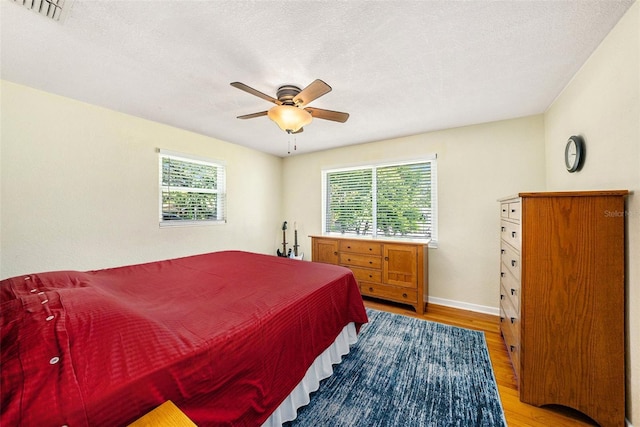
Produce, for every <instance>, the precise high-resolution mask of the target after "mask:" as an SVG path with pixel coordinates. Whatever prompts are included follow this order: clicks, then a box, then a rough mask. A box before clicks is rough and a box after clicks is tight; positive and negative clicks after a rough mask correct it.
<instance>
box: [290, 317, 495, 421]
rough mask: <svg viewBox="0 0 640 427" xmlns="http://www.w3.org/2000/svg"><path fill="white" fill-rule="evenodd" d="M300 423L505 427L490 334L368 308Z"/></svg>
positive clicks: (303, 411) (301, 416)
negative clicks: (352, 342)
mask: <svg viewBox="0 0 640 427" xmlns="http://www.w3.org/2000/svg"><path fill="white" fill-rule="evenodd" d="M367 313H368V315H369V323H368V324H366V325H364V326H363V327H362V329H361V331H360V336H359V337H358V342H357V344H355V345H354V346H353V347H352V348H351V353H349V354H348V355H347V356H345V357H344V359H343V361H342V363H341V364H340V365H337V366H334V374H333V376H331V377H329V378H327V379H326V380H324V381H323V382H322V383H321V384H320V388H319V390H318V391H317V392H315V393H313V394H312V397H311V403H309V405H307V406H304V407H302V408H300V409H299V410H298V418H296V419H295V420H294V421H292V422H289V423H285V424H284V425H285V426H288V427H294V426H295V427H298V426H332V427H333V426H344V427H347V426H349V427H352V426H403V427H410V426H416V427H417V426H460V427H463V426H486V427H489V426H492V427H493V426H500V427H504V426H506V425H507V424H506V422H505V418H504V413H503V410H502V405H501V403H500V396H499V394H498V389H497V386H496V381H495V377H494V375H493V370H492V368H491V360H490V359H489V352H488V350H487V345H486V342H485V338H484V333H483V332H479V331H472V330H469V329H462V328H456V327H453V326H448V325H443V324H440V323H435V322H429V321H425V320H420V319H415V318H411V317H406V316H401V315H397V314H392V313H386V312H382V311H377V310H372V309H367Z"/></svg>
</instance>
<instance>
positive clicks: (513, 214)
mask: <svg viewBox="0 0 640 427" xmlns="http://www.w3.org/2000/svg"><path fill="white" fill-rule="evenodd" d="M507 214H508V218H510V219H515V220H517V221H520V202H511V203H509V207H508V212H507Z"/></svg>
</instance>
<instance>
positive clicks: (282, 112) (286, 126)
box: [267, 105, 313, 133]
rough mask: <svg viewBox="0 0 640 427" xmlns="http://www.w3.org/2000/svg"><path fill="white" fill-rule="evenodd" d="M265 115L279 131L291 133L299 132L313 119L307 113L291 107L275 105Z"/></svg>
mask: <svg viewBox="0 0 640 427" xmlns="http://www.w3.org/2000/svg"><path fill="white" fill-rule="evenodd" d="M267 115H268V116H269V118H270V119H271V120H273V121H274V122H275V123H276V124H277V125H278V127H279V128H280V129H282V130H283V131H285V132H291V133H293V132H297V131H299V130H300V128H302V127H304V126H306V125H308V124H309V123H311V120H312V119H313V117H312V116H311V114H310V113H309V112H308V111H306V110H304V109H302V108H298V107H294V106H293V105H276V106H275V107H273V108H271V109H270V110H269V111H268V112H267Z"/></svg>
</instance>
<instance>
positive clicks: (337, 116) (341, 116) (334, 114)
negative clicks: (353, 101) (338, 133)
mask: <svg viewBox="0 0 640 427" xmlns="http://www.w3.org/2000/svg"><path fill="white" fill-rule="evenodd" d="M305 110H307V111H308V112H309V113H310V114H311V115H312V116H313V118H315V119H325V120H332V121H334V122H340V123H344V122H346V121H347V119H348V118H349V113H341V112H340V111H331V110H324V109H322V108H312V107H307V108H305Z"/></svg>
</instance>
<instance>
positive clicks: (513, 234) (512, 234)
mask: <svg viewBox="0 0 640 427" xmlns="http://www.w3.org/2000/svg"><path fill="white" fill-rule="evenodd" d="M511 237H513V238H514V239H515V238H516V232H515V231H512V232H511Z"/></svg>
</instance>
